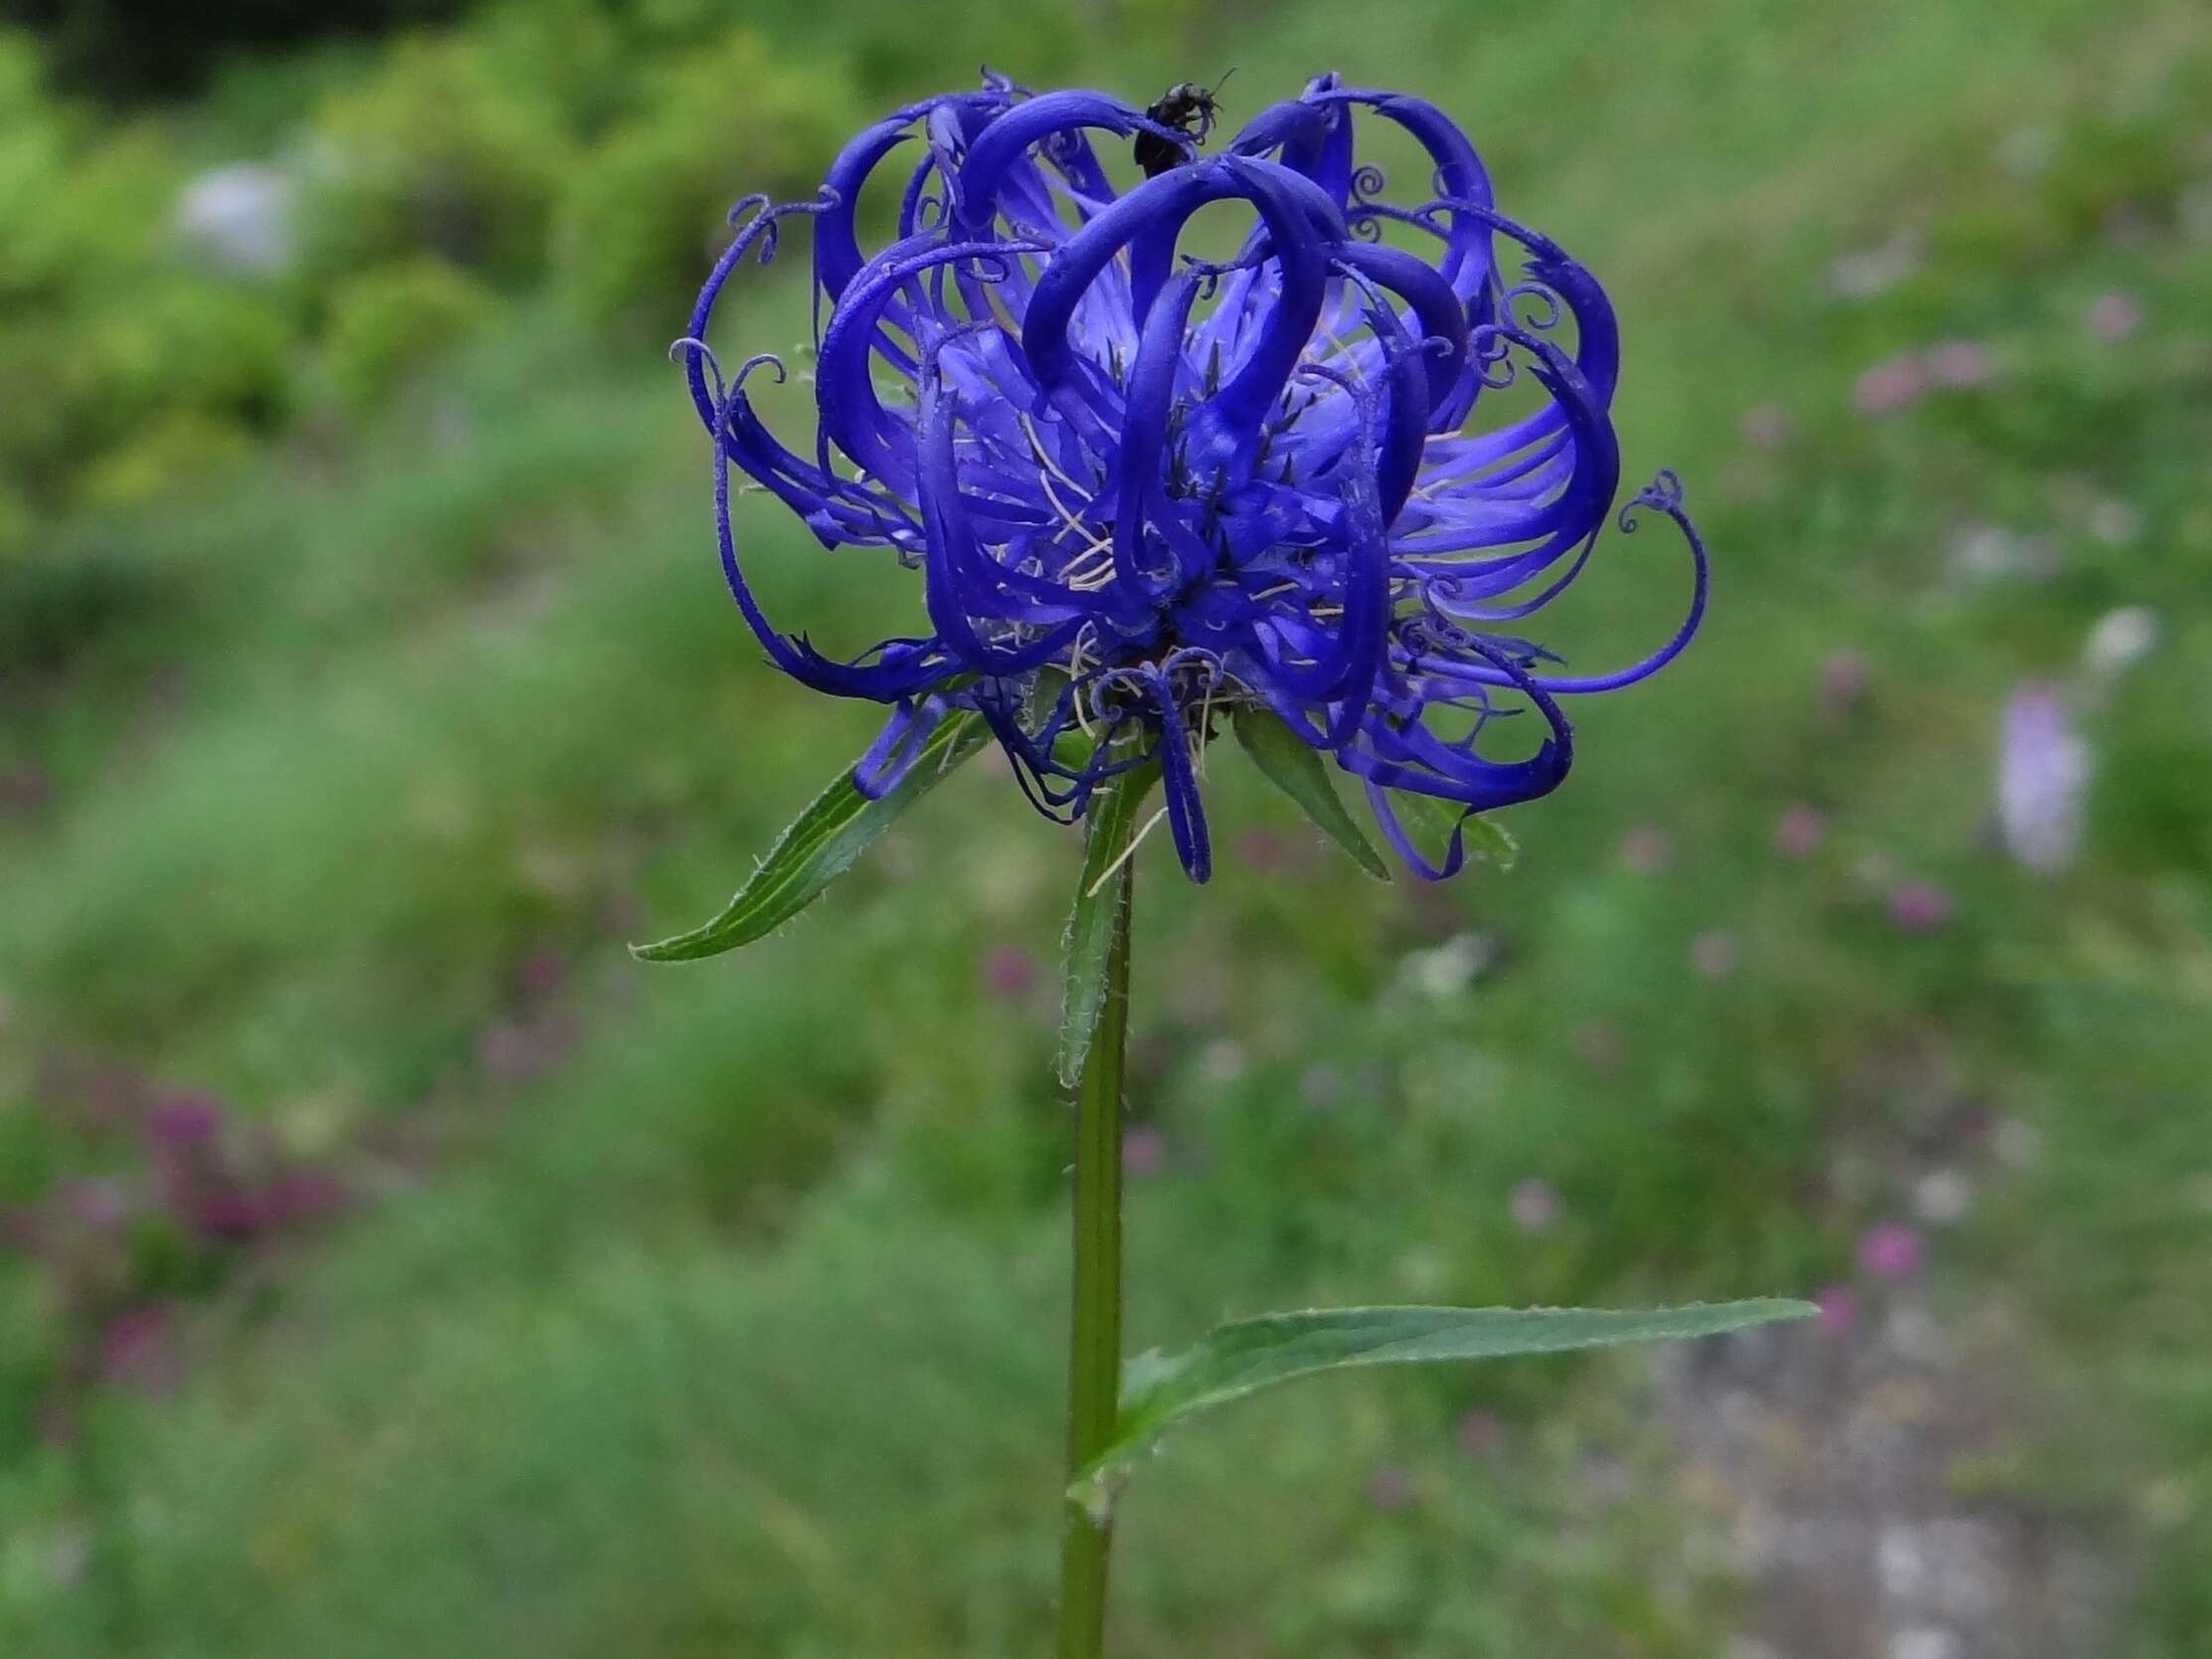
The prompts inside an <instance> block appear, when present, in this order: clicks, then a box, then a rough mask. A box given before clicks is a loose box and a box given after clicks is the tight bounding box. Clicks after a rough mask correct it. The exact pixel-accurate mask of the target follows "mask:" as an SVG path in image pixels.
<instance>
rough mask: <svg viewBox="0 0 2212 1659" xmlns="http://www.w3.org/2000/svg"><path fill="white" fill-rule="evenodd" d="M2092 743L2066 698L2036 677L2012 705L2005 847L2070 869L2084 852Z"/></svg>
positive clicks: (2042, 865)
mask: <svg viewBox="0 0 2212 1659" xmlns="http://www.w3.org/2000/svg"><path fill="white" fill-rule="evenodd" d="M2090 770H2091V756H2090V750H2089V745H2088V744H2087V743H2085V742H2084V741H2083V740H2082V738H2081V737H2080V735H2079V734H2078V733H2076V731H2075V730H2074V721H2073V717H2072V715H2071V714H2070V713H2069V712H2068V710H2067V706H2066V698H2065V697H2064V695H2063V694H2062V693H2061V692H2060V691H2059V690H2058V689H2057V688H2056V687H2055V686H2052V685H2049V684H2044V683H2041V682H2036V681H2030V682H2029V683H2027V684H2024V685H2022V686H2021V687H2020V688H2019V689H2018V690H2016V691H2015V692H2013V694H2012V699H2011V701H2009V702H2008V703H2006V704H2005V711H2004V734H2003V739H2002V742H2001V743H2000V745H1999V751H1998V759H1997V821H1998V824H1999V825H2000V827H2001V828H2002V829H2003V831H2004V843H2005V849H2006V850H2007V851H2008V852H2010V853H2011V854H2012V856H2013V857H2015V858H2017V859H2018V860H2019V861H2020V862H2021V863H2023V864H2025V865H2026V866H2027V867H2028V868H2029V869H2032V870H2043V871H2055V870H2062V869H2064V868H2066V867H2067V865H2069V864H2071V863H2073V861H2074V859H2075V855H2076V854H2077V853H2078V852H2079V851H2080V850H2081V844H2082V819H2083V809H2084V805H2085V801H2086V798H2087V796H2088V793H2089V778H2090Z"/></svg>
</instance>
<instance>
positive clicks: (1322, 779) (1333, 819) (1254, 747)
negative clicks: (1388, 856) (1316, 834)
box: [1230, 703, 1390, 881]
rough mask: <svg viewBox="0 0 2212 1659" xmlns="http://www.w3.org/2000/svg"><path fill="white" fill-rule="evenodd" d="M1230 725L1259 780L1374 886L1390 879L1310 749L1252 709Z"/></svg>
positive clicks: (1239, 712) (1278, 721)
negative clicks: (1287, 801) (1348, 857)
mask: <svg viewBox="0 0 2212 1659" xmlns="http://www.w3.org/2000/svg"><path fill="white" fill-rule="evenodd" d="M1230 725H1231V726H1232V727H1233V728H1234V730H1235V732H1236V741H1237V742H1239V743H1241V744H1242V745H1243V746H1244V752H1245V753H1246V754H1247V755H1250V756H1251V757H1252V764H1253V765H1254V766H1256V767H1258V768H1259V770H1260V775H1261V776H1262V777H1264V778H1266V780H1267V781H1268V782H1269V783H1271V784H1273V785H1274V786H1275V787H1276V788H1277V789H1279V790H1281V791H1282V792H1283V793H1284V794H1285V795H1287V796H1289V797H1290V798H1291V800H1293V801H1294V802H1296V803H1297V804H1298V807H1299V809H1300V810H1301V811H1302V812H1304V813H1305V815H1306V816H1307V817H1308V818H1309V819H1311V820H1313V823H1314V827H1315V828H1316V829H1318V830H1321V832H1322V833H1323V834H1325V835H1327V836H1328V837H1329V838H1330V839H1331V840H1333V841H1335V842H1336V843H1337V845H1339V846H1341V847H1343V848H1344V849H1345V851H1347V852H1349V853H1351V854H1352V858H1353V861H1354V862H1355V863H1357V864H1358V865H1359V866H1360V867H1361V868H1362V869H1364V870H1366V871H1367V872H1368V874H1370V875H1372V876H1374V877H1375V878H1376V880H1378V881H1387V880H1389V879H1390V866H1389V865H1387V864H1385V863H1384V862H1383V855H1382V854H1381V853H1380V852H1378V851H1376V850H1375V846H1374V843H1373V842H1371V841H1370V840H1369V839H1368V838H1367V836H1365V835H1363V834H1361V833H1360V827H1359V826H1358V825H1357V824H1355V823H1353V822H1352V815H1351V814H1350V813H1348V812H1346V811H1345V809H1344V802H1343V800H1342V799H1340V798H1339V796H1338V795H1337V790H1336V786H1335V785H1334V784H1332V783H1330V782H1329V774H1328V772H1327V770H1326V769H1325V768H1324V767H1323V766H1322V764H1321V756H1320V755H1319V754H1318V753H1317V752H1316V751H1315V750H1314V747H1313V745H1312V744H1310V743H1302V742H1300V741H1299V739H1298V734H1297V733H1296V732H1294V731H1292V730H1291V729H1290V728H1289V727H1288V726H1286V725H1284V724H1283V722H1282V718H1281V717H1280V716H1279V715H1277V714H1274V713H1273V712H1271V711H1270V710H1267V709H1264V708H1261V707H1259V706H1258V705H1257V704H1255V703H1240V704H1238V705H1237V707H1236V711H1235V712H1234V713H1233V714H1232V715H1231V716H1230Z"/></svg>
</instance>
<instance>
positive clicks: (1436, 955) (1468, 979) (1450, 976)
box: [1399, 933, 1498, 1000]
mask: <svg viewBox="0 0 2212 1659" xmlns="http://www.w3.org/2000/svg"><path fill="white" fill-rule="evenodd" d="M1497 955H1498V942H1497V941H1496V940H1494V939H1492V938H1490V937H1489V936H1488V935H1487V934H1481V933H1462V934H1460V935H1458V936H1457V937H1456V938H1453V939H1448V940H1446V941H1445V942H1444V943H1443V944H1441V945H1438V946H1437V947H1436V948H1435V949H1434V950H1432V951H1415V952H1414V953H1413V954H1412V955H1411V956H1408V957H1407V958H1406V959H1405V961H1404V964H1403V966H1402V967H1401V968H1400V970H1399V971H1400V972H1401V973H1402V974H1403V975H1404V976H1405V978H1406V980H1407V981H1408V982H1410V983H1411V985H1412V986H1413V987H1414V988H1415V989H1416V990H1418V991H1421V992H1423V993H1425V994H1426V995H1428V996H1430V997H1434V998H1437V999H1439V1000H1441V999H1444V998H1447V997H1455V996H1457V995H1458V994H1459V993H1460V992H1462V991H1464V990H1466V989H1467V987H1468V986H1470V985H1472V984H1473V983H1474V981H1475V978H1476V976H1477V975H1479V974H1481V972H1482V971H1483V970H1484V969H1485V968H1487V967H1489V966H1490V964H1491V963H1492V962H1494V961H1496V960H1497Z"/></svg>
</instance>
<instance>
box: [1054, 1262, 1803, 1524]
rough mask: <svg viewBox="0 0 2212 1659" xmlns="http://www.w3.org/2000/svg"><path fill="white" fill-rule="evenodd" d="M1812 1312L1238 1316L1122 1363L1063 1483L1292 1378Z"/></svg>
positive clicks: (1094, 1488) (1073, 1492)
mask: <svg viewBox="0 0 2212 1659" xmlns="http://www.w3.org/2000/svg"><path fill="white" fill-rule="evenodd" d="M1815 1311H1816V1310H1815V1309H1814V1307H1813V1305H1812V1304H1811V1303H1809V1302H1797V1301H1789V1300H1785V1299H1782V1298H1777V1297H1765V1298H1759V1299H1756V1300H1752V1301H1748V1302H1706V1303H1696V1304H1692V1305H1690V1306H1687V1307H1679V1308H1643V1309H1606V1308H1326V1309H1316V1310H1313V1311H1310V1312H1306V1313H1281V1314H1266V1315H1262V1316H1261V1317H1260V1318H1257V1319H1240V1320H1236V1321H1233V1322H1232V1323H1230V1324H1227V1325H1217V1326H1215V1327H1214V1328H1213V1329H1212V1330H1211V1331H1209V1332H1207V1333H1206V1334H1205V1336H1203V1337H1202V1338H1200V1339H1199V1340H1198V1343H1197V1345H1196V1346H1194V1347H1192V1348H1188V1349H1186V1350H1184V1351H1183V1352H1182V1353H1181V1354H1175V1355H1162V1354H1157V1353H1154V1354H1147V1355H1143V1356H1141V1357H1139V1358H1138V1359H1135V1360H1132V1361H1131V1362H1130V1363H1129V1364H1128V1366H1127V1367H1126V1368H1125V1370H1124V1372H1123V1379H1122V1401H1121V1412H1120V1418H1119V1422H1118V1424H1117V1428H1116V1434H1115V1438H1114V1443H1113V1444H1112V1445H1111V1446H1109V1447H1107V1448H1106V1450H1105V1451H1103V1452H1101V1453H1100V1454H1099V1455H1098V1457H1096V1458H1095V1459H1093V1460H1092V1462H1091V1464H1090V1466H1089V1467H1088V1468H1087V1469H1085V1470H1084V1471H1083V1473H1082V1474H1081V1475H1080V1476H1079V1477H1078V1478H1077V1480H1076V1481H1075V1483H1074V1485H1073V1486H1071V1487H1070V1488H1069V1493H1070V1496H1071V1497H1074V1498H1075V1499H1076V1501H1078V1502H1081V1503H1085V1504H1092V1503H1095V1502H1098V1501H1100V1495H1101V1494H1104V1493H1107V1492H1110V1490H1111V1489H1112V1487H1113V1486H1114V1485H1115V1484H1116V1483H1117V1482H1118V1481H1119V1480H1120V1479H1121V1478H1122V1477H1123V1476H1124V1475H1125V1474H1126V1472H1127V1470H1128V1469H1129V1467H1130V1465H1131V1464H1132V1463H1134V1462H1135V1461H1136V1459H1137V1458H1139V1457H1140V1456H1142V1455H1143V1454H1144V1453H1145V1452H1146V1451H1148V1450H1149V1449H1150V1448H1151V1447H1152V1445H1153V1443H1154V1442H1155V1441H1157V1440H1158V1439H1159V1438H1160V1436H1161V1434H1162V1433H1164V1432H1165V1431H1166V1430H1167V1429H1168V1428H1170V1427H1172V1426H1173V1425H1174V1424H1176V1423H1177V1422H1180V1421H1181V1420H1182V1419H1183V1418H1185V1417H1189V1416H1192V1415H1195V1414H1196V1413H1198V1412H1199V1411H1203V1410H1206V1409H1208V1408H1210V1407H1212V1406H1216V1405H1225V1404H1227V1403H1228V1402H1229V1401H1231V1400H1236V1399H1242V1398H1243V1397H1244V1396H1245V1395H1247V1394H1252V1393H1257V1392H1258V1391H1259V1390H1260V1389H1262V1388H1268V1387H1272V1386H1274V1385H1275V1384H1276V1383H1288V1382H1291V1381H1292V1380H1293V1379H1296V1378H1300V1377H1311V1376H1314V1375H1316V1374H1318V1373H1321V1372H1327V1371H1342V1370H1346V1369H1349V1368H1352V1367H1356V1366H1408V1365H1437V1364H1445V1363H1450V1362H1455V1361H1465V1360H1496V1359H1505V1358H1508V1357H1510V1356H1514V1355H1522V1354H1564V1353H1568V1352H1572V1351H1574V1350H1578V1349H1590V1348H1612V1347H1617V1346H1619V1345H1621V1344H1624V1343H1639V1342H1666V1341H1672V1340H1676V1339H1680V1338H1685V1337H1712V1336H1719V1335H1721V1334H1722V1333H1724V1332H1728V1331H1741V1330H1744V1329H1746V1328H1747V1327H1750V1326H1753V1325H1765V1324H1769V1323H1771V1322H1772V1321H1775V1320H1781V1319H1803V1318H1805V1317H1806V1316H1807V1315H1809V1314H1812V1313H1814V1312H1815Z"/></svg>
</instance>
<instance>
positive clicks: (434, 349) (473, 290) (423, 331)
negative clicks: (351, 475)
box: [322, 254, 495, 409]
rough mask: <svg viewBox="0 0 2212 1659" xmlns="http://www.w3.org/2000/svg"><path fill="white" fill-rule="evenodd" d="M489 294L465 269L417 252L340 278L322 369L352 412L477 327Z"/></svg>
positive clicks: (489, 300) (486, 310) (489, 301)
mask: <svg viewBox="0 0 2212 1659" xmlns="http://www.w3.org/2000/svg"><path fill="white" fill-rule="evenodd" d="M494 305H495V300H494V296H493V295H492V293H491V292H490V290H489V289H487V288H486V287H485V286H484V284H483V283H482V282H480V281H478V280H477V279H476V278H475V277H471V276H469V275H468V273H467V272H465V271H462V270H461V269H459V268H458V267H456V266H454V265H452V264H449V263H448V262H447V261H446V260H444V259H442V258H440V257H439V256H437V255H435V254H418V255H414V256H412V257H409V258H405V259H400V260H396V261H394V262H393V263H392V264H390V265H387V266H380V267H378V268H376V269H374V270H371V271H365V272H363V273H361V274H360V275H359V276H356V277H348V278H347V279H346V280H344V281H343V282H341V283H339V284H338V285H337V286H336V287H335V288H334V289H333V290H332V293H331V298H330V320H329V323H328V324H327V326H326V328H325V330H324V336H323V345H322V354H323V372H324V374H325V375H327V376H328V378H329V381H330V384H331V385H332V386H333V387H334V388H335V389H336V391H337V393H338V395H339V397H340V398H342V399H343V400H344V401H345V402H346V403H347V404H348V405H350V406H352V407H353V408H355V409H365V408H368V407H369V406H371V405H373V404H375V403H376V402H377V401H378V400H380V399H381V398H383V397H384V396H386V395H387V394H388V393H390V392H391V391H392V389H393V388H394V387H396V386H398V385H399V384H400V383H401V382H402V381H403V380H405V379H406V377H407V376H408V375H409V374H410V373H412V372H414V371H416V370H418V369H420V368H421V367H422V366H423V364H425V363H426V362H429V361H431V360H433V359H435V358H436V357H437V356H438V355H439V354H440V353H441V352H443V351H447V350H450V349H451V348H452V347H453V346H455V345H456V344H458V343H459V342H460V341H461V340H464V339H466V338H467V337H468V336H469V335H471V334H473V333H474V332H475V331H476V330H477V329H478V328H479V327H481V326H482V324H483V321H484V319H485V318H486V317H487V316H488V315H489V314H490V313H491V312H492V310H493V308H494Z"/></svg>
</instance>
